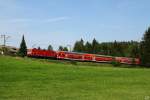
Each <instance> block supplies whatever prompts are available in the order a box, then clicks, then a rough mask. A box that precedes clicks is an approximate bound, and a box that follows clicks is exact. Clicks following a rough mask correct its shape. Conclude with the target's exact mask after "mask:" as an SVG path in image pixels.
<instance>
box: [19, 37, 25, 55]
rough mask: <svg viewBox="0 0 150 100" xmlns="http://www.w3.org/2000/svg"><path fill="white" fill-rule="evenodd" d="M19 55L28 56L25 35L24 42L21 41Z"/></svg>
mask: <svg viewBox="0 0 150 100" xmlns="http://www.w3.org/2000/svg"><path fill="white" fill-rule="evenodd" d="M18 55H19V56H21V57H25V56H26V55H27V46H26V42H25V39H24V35H23V36H22V41H21V44H20V48H19V51H18Z"/></svg>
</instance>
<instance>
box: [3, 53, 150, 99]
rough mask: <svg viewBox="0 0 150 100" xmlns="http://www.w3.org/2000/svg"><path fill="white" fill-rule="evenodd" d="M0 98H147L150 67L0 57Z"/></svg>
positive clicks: (149, 90) (148, 96) (149, 87)
mask: <svg viewBox="0 0 150 100" xmlns="http://www.w3.org/2000/svg"><path fill="white" fill-rule="evenodd" d="M87 64H88V63H87ZM0 100H150V69H144V68H143V69H142V68H141V69H140V68H116V67H112V66H111V65H109V64H96V65H89V64H88V65H86V64H76V65H73V64H70V63H68V64H67V63H61V62H59V61H44V60H35V59H29V58H24V59H23V58H15V57H4V56H0Z"/></svg>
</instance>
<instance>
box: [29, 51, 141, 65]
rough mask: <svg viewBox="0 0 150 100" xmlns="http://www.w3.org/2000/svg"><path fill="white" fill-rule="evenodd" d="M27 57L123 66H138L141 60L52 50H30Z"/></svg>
mask: <svg viewBox="0 0 150 100" xmlns="http://www.w3.org/2000/svg"><path fill="white" fill-rule="evenodd" d="M27 55H28V56H29V57H44V58H56V59H64V60H77V61H92V62H106V63H110V62H112V61H116V62H120V63H122V64H137V65H138V64H140V59H139V58H128V57H113V56H105V55H96V54H87V53H77V52H67V51H57V52H56V51H52V50H39V49H29V50H28V52H27Z"/></svg>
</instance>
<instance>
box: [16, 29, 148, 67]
mask: <svg viewBox="0 0 150 100" xmlns="http://www.w3.org/2000/svg"><path fill="white" fill-rule="evenodd" d="M38 49H41V48H40V47H39V48H38ZM47 50H53V47H52V46H51V45H49V46H48V48H47ZM58 50H59V51H68V48H67V47H63V46H59V49H58ZM73 52H82V53H92V54H100V55H110V56H121V57H134V58H140V59H141V65H143V66H146V67H150V27H149V28H148V29H147V30H146V31H145V33H144V36H143V38H142V41H140V42H138V41H116V40H115V41H113V42H102V43H99V42H98V41H97V40H96V39H95V38H94V39H93V41H92V42H89V41H86V42H85V41H84V40H83V39H82V38H81V39H80V40H79V41H76V42H75V44H74V46H73ZM18 55H19V56H22V57H24V56H26V55H27V46H26V43H25V39H24V36H23V37H22V42H21V44H20V49H19V51H18Z"/></svg>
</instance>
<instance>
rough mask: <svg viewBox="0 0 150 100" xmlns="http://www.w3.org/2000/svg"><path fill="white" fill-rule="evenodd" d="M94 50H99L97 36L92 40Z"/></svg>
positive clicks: (95, 51)
mask: <svg viewBox="0 0 150 100" xmlns="http://www.w3.org/2000/svg"><path fill="white" fill-rule="evenodd" d="M92 52H93V53H94V54H95V53H98V52H99V43H98V42H97V40H96V39H95V38H94V39H93V41H92Z"/></svg>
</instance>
